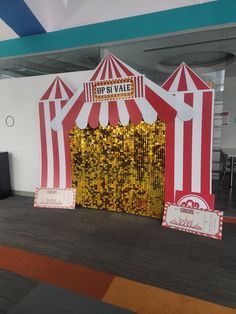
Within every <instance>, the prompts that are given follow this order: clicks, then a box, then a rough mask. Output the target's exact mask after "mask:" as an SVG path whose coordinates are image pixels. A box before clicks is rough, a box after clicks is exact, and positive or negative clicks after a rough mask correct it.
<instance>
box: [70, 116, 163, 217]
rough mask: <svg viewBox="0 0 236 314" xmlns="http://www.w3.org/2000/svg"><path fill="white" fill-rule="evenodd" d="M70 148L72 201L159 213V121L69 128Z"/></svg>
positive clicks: (112, 208)
mask: <svg viewBox="0 0 236 314" xmlns="http://www.w3.org/2000/svg"><path fill="white" fill-rule="evenodd" d="M70 147H71V158H72V180H73V187H75V188H76V189H77V197H76V199H77V204H78V205H81V206H83V207H88V208H97V209H107V210H111V211H119V212H127V213H131V214H137V215H143V216H150V217H155V218H161V216H162V211H163V207H164V162H165V124H164V123H162V122H159V121H157V122H156V123H154V124H151V125H149V124H146V123H144V122H141V123H140V124H139V125H138V126H133V125H128V126H126V127H124V126H117V127H112V126H108V127H107V128H105V129H103V128H101V127H99V128H97V129H92V128H89V127H88V128H86V129H85V130H80V129H78V128H74V129H73V130H72V131H71V132H70Z"/></svg>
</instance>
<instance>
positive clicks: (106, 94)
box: [84, 75, 144, 102]
mask: <svg viewBox="0 0 236 314" xmlns="http://www.w3.org/2000/svg"><path fill="white" fill-rule="evenodd" d="M84 90H85V97H86V101H87V102H99V101H109V100H110V101H112V100H119V99H130V98H139V97H144V77H143V75H140V76H129V77H122V78H116V79H110V80H101V81H94V82H89V83H85V84H84Z"/></svg>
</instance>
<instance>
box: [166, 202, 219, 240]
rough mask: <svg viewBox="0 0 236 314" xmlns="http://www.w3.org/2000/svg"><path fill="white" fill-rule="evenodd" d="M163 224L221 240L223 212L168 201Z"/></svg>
mask: <svg viewBox="0 0 236 314" xmlns="http://www.w3.org/2000/svg"><path fill="white" fill-rule="evenodd" d="M162 226H163V227H168V228H172V229H176V230H180V231H185V232H190V233H194V234H198V235H202V236H206V237H209V238H214V239H218V240H221V239H222V228H223V212H222V211H219V210H208V209H194V208H188V207H183V206H179V205H176V204H171V203H166V204H165V210H164V216H163V221H162Z"/></svg>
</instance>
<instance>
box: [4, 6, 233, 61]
mask: <svg viewBox="0 0 236 314" xmlns="http://www.w3.org/2000/svg"><path fill="white" fill-rule="evenodd" d="M228 23H236V1H235V0H218V1H214V2H209V3H206V4H199V5H194V6H188V7H183V8H177V9H173V10H168V11H162V12H155V13H150V14H145V15H139V16H134V17H128V18H124V19H119V20H114V21H109V22H103V23H97V24H91V25H85V26H80V27H75V28H70V29H66V30H61V31H56V32H51V33H44V34H39V35H33V36H28V37H23V38H17V39H11V40H7V41H2V42H0V58H2V57H10V56H19V55H26V54H33V53H42V52H50V51H56V50H61V49H70V48H80V47H85V46H90V45H102V44H106V43H112V42H116V41H126V40H131V39H138V38H144V37H149V36H158V35H163V34H167V33H174V32H178V31H184V30H191V29H198V28H202V27H212V26H216V25H223V24H228Z"/></svg>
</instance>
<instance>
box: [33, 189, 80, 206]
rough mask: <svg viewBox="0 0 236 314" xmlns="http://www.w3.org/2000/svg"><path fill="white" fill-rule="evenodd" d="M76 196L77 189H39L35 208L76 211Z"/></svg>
mask: <svg viewBox="0 0 236 314" xmlns="http://www.w3.org/2000/svg"><path fill="white" fill-rule="evenodd" d="M75 196H76V190H75V189H70V188H67V189H55V188H54V189H50V188H37V189H36V191H35V199H34V207H43V208H66V209H74V208H75Z"/></svg>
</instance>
